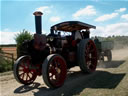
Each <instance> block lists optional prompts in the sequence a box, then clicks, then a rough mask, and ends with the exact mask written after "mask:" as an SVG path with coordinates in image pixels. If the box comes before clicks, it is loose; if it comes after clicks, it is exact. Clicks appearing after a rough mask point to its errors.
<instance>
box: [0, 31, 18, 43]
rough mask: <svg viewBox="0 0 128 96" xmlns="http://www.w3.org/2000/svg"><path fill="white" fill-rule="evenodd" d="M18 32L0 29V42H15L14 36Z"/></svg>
mask: <svg viewBox="0 0 128 96" xmlns="http://www.w3.org/2000/svg"><path fill="white" fill-rule="evenodd" d="M17 33H19V32H9V31H6V30H4V31H0V44H16V42H15V40H14V38H15V35H16V34H17Z"/></svg>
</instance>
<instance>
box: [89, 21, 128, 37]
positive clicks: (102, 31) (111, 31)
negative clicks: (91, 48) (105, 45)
mask: <svg viewBox="0 0 128 96" xmlns="http://www.w3.org/2000/svg"><path fill="white" fill-rule="evenodd" d="M91 34H92V36H104V37H107V36H112V35H121V36H122V35H127V36H128V23H116V24H110V25H107V26H105V27H102V26H97V28H96V30H92V32H91Z"/></svg>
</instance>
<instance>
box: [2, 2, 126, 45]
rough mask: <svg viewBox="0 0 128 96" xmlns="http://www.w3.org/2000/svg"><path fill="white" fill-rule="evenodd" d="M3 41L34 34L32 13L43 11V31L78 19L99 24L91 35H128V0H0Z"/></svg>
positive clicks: (8, 41) (10, 41)
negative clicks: (26, 32)
mask: <svg viewBox="0 0 128 96" xmlns="http://www.w3.org/2000/svg"><path fill="white" fill-rule="evenodd" d="M0 10H1V11H0V22H1V24H0V44H10V43H11V44H14V43H15V40H14V37H15V34H17V33H19V32H20V31H22V30H23V29H26V30H28V31H30V32H31V34H34V32H35V20H34V16H33V15H32V14H33V12H35V11H36V10H39V11H42V12H43V13H44V14H43V16H42V29H43V30H42V31H43V33H46V34H48V33H49V29H50V27H51V26H52V25H54V24H56V23H59V22H62V21H71V20H77V21H82V22H85V23H89V24H92V25H95V26H97V29H96V30H91V31H92V32H91V36H112V35H127V36H128V0H0Z"/></svg>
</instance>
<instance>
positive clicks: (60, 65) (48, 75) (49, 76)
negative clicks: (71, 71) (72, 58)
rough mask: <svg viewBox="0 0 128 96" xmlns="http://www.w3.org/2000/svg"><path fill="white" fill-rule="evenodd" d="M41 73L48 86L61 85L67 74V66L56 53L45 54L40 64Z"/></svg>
mask: <svg viewBox="0 0 128 96" xmlns="http://www.w3.org/2000/svg"><path fill="white" fill-rule="evenodd" d="M42 74H43V79H44V82H45V83H46V85H47V86H48V87H50V88H57V87H60V86H62V85H63V83H64V81H65V79H66V75H67V66H66V62H65V60H64V58H63V57H61V56H60V55H58V54H51V55H49V56H47V58H46V59H45V61H44V63H43V65H42Z"/></svg>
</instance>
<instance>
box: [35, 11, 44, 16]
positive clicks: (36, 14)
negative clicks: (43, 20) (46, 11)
mask: <svg viewBox="0 0 128 96" xmlns="http://www.w3.org/2000/svg"><path fill="white" fill-rule="evenodd" d="M33 15H35V16H41V15H43V13H42V12H40V11H36V12H34V13H33Z"/></svg>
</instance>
